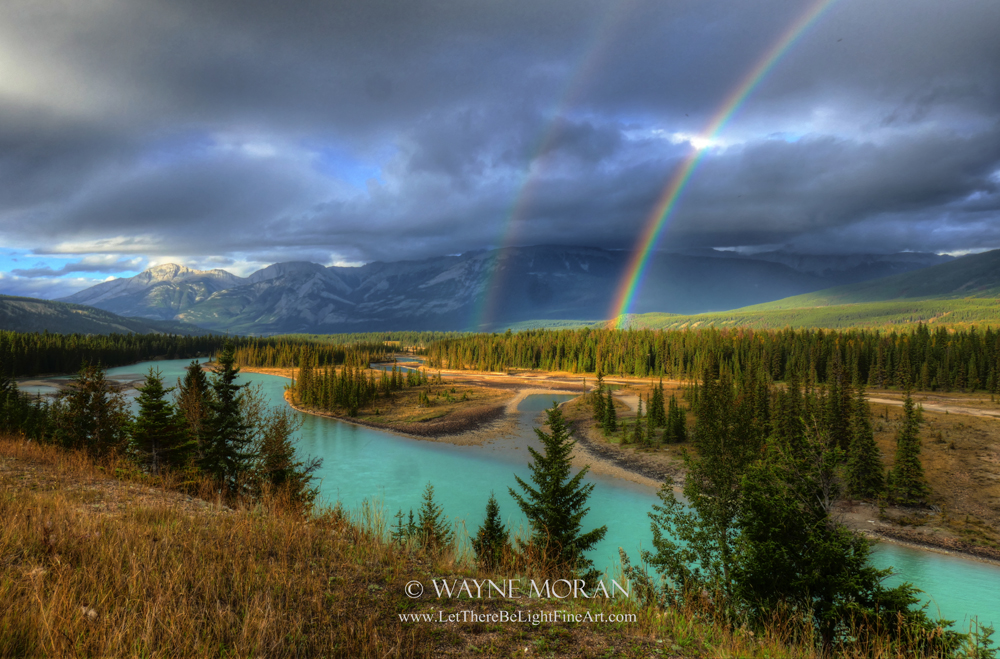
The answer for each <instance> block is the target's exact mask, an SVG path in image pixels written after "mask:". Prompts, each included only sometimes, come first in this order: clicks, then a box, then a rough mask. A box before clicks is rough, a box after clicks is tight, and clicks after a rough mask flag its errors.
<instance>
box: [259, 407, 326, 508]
mask: <svg viewBox="0 0 1000 659" xmlns="http://www.w3.org/2000/svg"><path fill="white" fill-rule="evenodd" d="M301 425H302V422H301V421H300V420H298V418H297V417H296V416H294V414H293V413H292V411H291V410H289V409H287V408H283V407H277V408H273V409H271V410H270V411H269V412H267V413H266V414H265V415H264V417H263V418H262V419H260V423H259V426H258V428H257V432H258V440H257V445H256V446H255V447H254V451H253V452H254V454H255V456H256V464H255V466H254V480H255V481H256V489H257V490H258V491H262V490H263V489H264V488H265V487H266V488H271V489H272V490H274V491H275V492H276V493H278V494H280V495H282V496H284V497H285V498H286V500H287V501H288V502H289V503H291V504H293V505H295V506H297V507H298V508H303V509H305V508H309V507H310V506H312V504H313V502H314V501H315V500H316V497H317V496H318V495H319V489H318V488H316V487H314V486H313V485H312V478H313V477H312V474H313V473H314V472H315V471H316V470H317V469H319V468H320V467H321V466H322V464H323V461H322V460H321V459H319V458H308V459H306V460H299V459H298V458H297V457H296V455H295V444H293V443H292V434H293V433H294V432H295V431H296V430H298V428H299V427H300V426H301Z"/></svg>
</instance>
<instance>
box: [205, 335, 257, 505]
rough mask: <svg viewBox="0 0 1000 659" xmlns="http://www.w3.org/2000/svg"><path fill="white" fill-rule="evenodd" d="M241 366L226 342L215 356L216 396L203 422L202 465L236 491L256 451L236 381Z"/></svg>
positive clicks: (231, 489)
mask: <svg viewBox="0 0 1000 659" xmlns="http://www.w3.org/2000/svg"><path fill="white" fill-rule="evenodd" d="M239 373H240V369H239V368H238V367H237V366H236V365H235V356H234V354H233V346H232V344H231V343H230V344H227V345H226V347H225V348H224V349H223V351H222V352H221V353H220V354H219V355H218V357H217V359H216V366H215V370H214V371H213V375H212V393H213V396H212V398H211V400H209V402H208V410H209V414H208V418H207V419H206V420H205V423H204V426H203V432H204V444H205V445H204V447H203V449H202V458H201V464H200V465H199V466H200V467H201V469H202V470H203V471H204V472H206V473H207V474H209V475H211V476H212V477H213V478H215V480H216V481H218V482H219V483H220V484H221V485H222V486H224V487H225V488H226V489H227V490H229V491H230V492H237V491H238V490H239V489H240V488H241V486H242V485H243V484H244V483H243V481H244V480H245V479H246V478H247V477H248V475H249V471H250V468H251V467H252V461H253V459H254V457H255V456H254V454H253V452H252V446H251V445H250V439H251V438H250V428H249V426H248V424H247V423H246V420H245V419H244V418H243V410H242V409H241V402H242V399H243V396H242V392H241V391H240V390H241V389H243V387H245V386H246V385H245V384H236V378H237V376H238V375H239Z"/></svg>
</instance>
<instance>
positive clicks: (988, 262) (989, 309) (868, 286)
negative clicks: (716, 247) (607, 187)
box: [626, 250, 1000, 329]
mask: <svg viewBox="0 0 1000 659" xmlns="http://www.w3.org/2000/svg"><path fill="white" fill-rule="evenodd" d="M915 323H941V324H948V325H973V324H975V325H993V326H1000V250H994V251H990V252H983V253H982V254H970V255H968V256H963V257H961V258H958V259H955V260H954V261H950V262H948V263H943V264H940V265H935V266H931V267H929V268H923V269H921V270H916V271H914V272H908V273H904V274H899V275H893V276H891V277H883V278H880V279H875V280H872V281H868V282H863V283H858V284H851V285H848V286H838V287H835V288H828V289H825V290H821V291H816V292H815V293H807V294H804V295H796V296H793V297H788V298H784V299H781V300H776V301H774V302H768V303H764V304H757V305H752V306H747V307H743V308H740V309H733V310H732V311H724V312H718V313H707V314H688V315H682V314H657V313H651V314H638V315H632V316H630V317H629V318H628V319H627V322H626V324H627V325H630V326H634V327H655V328H663V329H682V328H695V327H750V328H756V329H779V328H782V327H795V328H801V327H823V328H830V329H843V328H847V327H869V328H892V327H903V326H908V325H912V324H915Z"/></svg>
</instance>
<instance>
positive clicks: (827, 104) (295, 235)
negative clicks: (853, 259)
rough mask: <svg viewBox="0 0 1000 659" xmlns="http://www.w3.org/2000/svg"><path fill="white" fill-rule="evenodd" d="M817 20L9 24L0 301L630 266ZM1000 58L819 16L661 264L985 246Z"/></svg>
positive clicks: (91, 6) (143, 2) (678, 225)
mask: <svg viewBox="0 0 1000 659" xmlns="http://www.w3.org/2000/svg"><path fill="white" fill-rule="evenodd" d="M811 4H812V3H809V2H801V1H794V2H792V1H786V0H763V1H762V2H757V3H733V2H723V1H722V0H701V1H699V2H671V3H663V2H656V1H654V0H612V1H611V2H605V1H601V2H597V1H587V0H572V1H569V0H541V1H540V0H531V1H530V2H529V1H527V0H510V1H508V2H503V3H494V2H488V3H472V2H468V1H467V0H462V1H459V0H438V1H435V2H429V1H423V0H418V1H415V2H407V3H400V2H398V1H396V0H392V1H389V0H385V1H380V0H374V1H369V2H363V3H360V2H355V1H350V2H348V1H341V2H330V1H329V0H324V1H322V2H320V1H318V0H317V1H316V2H297V3H293V4H291V5H289V4H287V3H285V4H283V3H273V2H265V1H263V0H259V1H250V2H248V1H245V0H241V1H240V2H236V1H232V2H226V1H220V2H211V3H203V2H194V1H193V0H191V1H185V0H100V1H98V2H88V3H65V2H61V1H57V0H12V1H11V2H6V3H4V4H3V6H2V7H0V180H2V181H3V182H4V185H2V186H0V231H2V232H3V239H4V241H5V246H6V247H10V248H17V249H20V250H28V251H30V252H33V253H34V254H35V255H36V256H37V257H38V259H48V260H44V262H32V263H28V264H27V265H23V264H22V265H19V266H18V267H16V268H12V272H11V274H9V275H7V276H6V277H5V278H4V279H3V280H0V288H3V289H4V291H5V292H9V291H11V290H13V289H14V288H16V286H14V285H13V284H12V283H11V282H13V281H15V280H17V281H20V282H21V284H19V285H21V286H22V288H23V287H24V286H26V285H27V284H24V280H27V279H37V280H38V282H37V283H36V284H32V286H34V288H32V289H31V290H36V289H38V290H41V288H39V287H40V286H41V282H42V281H51V280H52V278H53V277H55V278H58V277H67V276H69V275H71V274H79V273H95V272H99V273H102V274H114V273H117V272H129V271H131V270H130V268H131V269H141V268H142V267H145V266H146V265H150V264H155V263H159V262H163V261H164V260H167V259H169V260H176V261H183V262H185V263H187V264H189V265H193V266H199V267H228V268H231V269H233V270H234V271H241V270H243V271H245V270H248V269H252V268H253V267H255V266H256V265H258V264H266V263H270V262H273V261H279V260H292V259H303V260H312V261H317V262H324V263H334V262H367V261H371V260H379V259H380V260H396V259H401V258H422V257H427V256H432V255H436V254H447V253H457V252H462V251H466V250H470V249H479V248H484V247H490V246H497V245H501V244H504V243H505V242H514V243H520V244H539V243H572V244H580V245H599V246H603V247H616V248H622V249H630V248H632V247H633V246H634V243H635V241H636V240H637V238H638V235H639V233H640V230H641V228H642V227H643V226H644V224H645V222H646V221H647V220H648V216H649V213H650V211H651V210H652V208H653V205H654V204H655V201H656V199H657V197H658V196H659V194H660V192H661V191H662V189H663V187H664V185H665V184H666V182H667V180H668V179H669V177H670V175H671V174H672V172H673V171H674V169H675V168H676V167H677V166H678V163H679V162H680V160H681V159H682V158H683V157H684V156H685V155H686V154H687V153H688V152H689V150H690V149H691V148H692V143H691V142H690V140H691V139H692V138H693V136H697V135H699V133H700V131H701V130H702V129H703V127H704V126H706V125H707V124H708V123H709V121H710V119H711V117H712V116H713V114H714V113H715V112H716V110H717V109H718V108H719V107H720V106H721V105H722V104H723V103H724V101H725V100H726V98H727V96H728V94H730V93H731V92H732V91H733V90H734V89H735V88H736V87H737V86H738V84H739V82H740V81H741V80H742V78H743V76H744V75H746V73H747V72H748V71H749V70H750V69H751V68H752V66H753V64H754V63H755V62H756V61H757V60H758V59H759V58H760V57H761V56H762V55H763V54H764V53H765V52H766V50H767V49H768V47H769V46H770V45H771V44H773V43H774V42H776V41H777V40H778V39H779V38H780V36H781V35H782V34H783V32H784V30H785V29H786V28H787V27H788V26H789V25H790V24H792V23H793V21H794V20H795V19H796V18H797V17H798V16H799V15H801V14H802V13H803V12H804V11H806V9H808V7H809V6H811ZM998 33H1000V5H998V4H997V3H996V2H994V1H993V0H957V1H956V2H952V3H947V5H942V4H941V3H940V2H937V1H936V0H874V1H872V0H865V1H862V0H837V1H836V2H834V3H833V4H832V6H831V7H830V9H829V10H828V11H827V12H826V13H825V14H824V16H823V17H822V18H821V19H820V20H819V21H818V22H817V23H816V24H815V25H813V26H812V27H811V28H810V29H809V30H808V31H807V32H806V33H805V34H803V36H802V37H801V39H800V40H799V41H798V42H797V43H796V44H795V45H794V46H793V48H791V49H790V50H789V52H788V53H787V54H786V55H785V56H784V57H783V58H782V59H781V60H780V61H779V62H778V64H777V65H776V66H775V67H774V69H773V70H772V71H771V72H770V74H769V76H768V77H767V78H766V79H764V81H763V82H762V83H761V84H760V85H759V86H758V87H757V88H756V89H755V90H754V92H753V94H752V95H751V96H750V97H749V98H748V99H747V101H746V102H745V103H744V105H743V106H742V107H741V109H740V110H739V112H738V113H737V114H736V115H735V116H734V118H733V120H732V121H731V122H730V123H729V124H727V126H726V129H725V130H724V131H723V132H722V133H721V134H720V135H719V136H718V140H717V141H715V142H713V143H710V144H709V145H707V147H706V148H707V150H706V152H705V155H704V156H703V159H702V164H701V166H700V167H699V169H698V170H697V171H696V173H695V175H694V177H693V178H692V180H691V183H690V186H689V187H688V189H687V190H686V192H685V194H684V195H683V198H682V200H681V203H680V205H679V206H678V207H677V209H676V212H675V215H674V216H672V218H671V220H670V222H669V227H668V229H667V231H666V233H665V235H664V237H663V240H662V242H661V247H663V248H671V247H677V248H680V247H698V246H700V247H708V246H755V245H783V246H788V247H790V248H791V249H798V250H801V251H807V252H808V251H821V252H831V251H834V252H836V251H844V252H850V251H871V250H872V248H873V245H874V246H876V247H877V248H878V249H881V250H884V251H896V250H904V249H910V250H921V251H923V250H927V251H961V250H975V249H987V248H995V247H1000V40H997V39H996V34H998ZM695 144H697V145H698V146H704V144H703V143H701V142H699V141H695ZM54 255H58V256H59V257H60V258H61V259H62V260H60V261H59V264H61V265H57V266H53V265H52V263H50V261H52V259H53V258H55V256H54ZM65 258H71V259H75V262H74V264H66V263H64V262H63V261H64V260H65ZM36 260H37V259H36ZM53 263H54V261H53ZM15 270H16V271H15ZM66 285H69V284H68V282H63V283H62V284H60V286H61V287H62V288H65V286H66ZM4 286H6V288H4ZM42 293H44V290H42Z"/></svg>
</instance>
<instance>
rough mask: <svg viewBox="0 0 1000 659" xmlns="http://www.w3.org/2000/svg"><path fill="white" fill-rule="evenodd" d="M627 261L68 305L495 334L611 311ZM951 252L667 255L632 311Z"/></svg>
mask: <svg viewBox="0 0 1000 659" xmlns="http://www.w3.org/2000/svg"><path fill="white" fill-rule="evenodd" d="M628 258H629V253H627V252H623V251H610V250H604V249H598V248H588V247H567V246H559V245H538V246H531V247H511V248H505V249H502V250H481V251H474V252H468V253H465V254H461V255H457V256H441V257H435V258H429V259H424V260H420V261H399V262H393V263H385V262H374V263H368V264H366V265H363V266H360V267H339V266H323V265H320V264H316V263H307V262H288V263H277V264H274V265H271V266H268V267H266V268H263V269H262V270H259V271H257V272H254V273H253V274H251V275H249V276H248V277H239V276H237V275H233V274H231V273H229V272H226V271H224V270H208V271H201V270H192V269H189V268H185V267H183V266H179V265H174V264H167V265H160V266H157V267H154V268H151V269H149V270H146V271H145V272H142V273H140V274H138V275H136V276H134V277H129V278H123V279H116V280H112V281H108V282H103V283H100V284H97V285H96V286H92V287H90V288H88V289H85V290H83V291H80V292H78V293H76V294H74V295H72V296H69V297H67V298H63V299H62V301H63V302H69V303H75V304H83V305H90V306H93V307H97V308H99V309H103V310H105V311H109V312H112V313H115V314H119V315H122V316H130V317H138V318H144V319H150V320H158V321H179V322H184V323H189V324H192V325H196V326H199V327H204V328H207V329H210V330H213V331H230V332H235V333H243V334H275V333H289V332H306V333H335V332H359V331H380V330H400V329H412V330H456V329H470V330H478V331H484V330H485V331H490V330H497V329H503V328H505V327H508V326H510V325H514V324H517V323H521V322H524V321H538V320H554V319H568V318H591V319H595V320H596V319H601V318H607V317H608V316H609V315H611V311H610V307H611V301H612V299H613V298H614V296H615V293H616V287H617V286H618V283H619V281H620V279H621V277H622V274H623V273H624V271H625V269H626V267H627V265H628ZM950 258H951V257H947V256H940V255H937V254H916V253H905V254H890V255H865V254H855V255H846V256H829V255H825V256H816V257H802V256H800V255H795V254H787V253H783V252H766V253H762V254H741V253H737V252H726V251H718V250H697V251H687V252H673V253H659V254H656V255H654V257H653V258H652V259H651V260H650V263H649V265H648V267H647V271H646V275H645V278H644V280H643V285H642V286H641V287H640V289H639V290H638V292H637V295H636V297H635V299H634V301H633V304H632V309H633V310H634V311H635V312H637V313H643V312H649V311H669V312H672V313H685V314H694V313H702V312H709V311H718V310H725V309H733V308H736V307H743V306H747V305H752V304H760V303H765V302H770V301H773V300H777V299H781V298H785V297H789V296H795V295H801V294H804V293H809V292H813V291H817V290H820V289H825V288H828V287H831V286H837V285H843V284H850V283H854V282H858V281H863V280H867V279H870V278H872V277H880V276H885V275H892V274H895V273H905V272H907V271H911V270H914V269H916V268H923V267H927V266H930V265H934V264H938V263H941V262H943V261H948V260H950Z"/></svg>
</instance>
